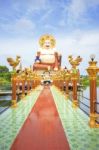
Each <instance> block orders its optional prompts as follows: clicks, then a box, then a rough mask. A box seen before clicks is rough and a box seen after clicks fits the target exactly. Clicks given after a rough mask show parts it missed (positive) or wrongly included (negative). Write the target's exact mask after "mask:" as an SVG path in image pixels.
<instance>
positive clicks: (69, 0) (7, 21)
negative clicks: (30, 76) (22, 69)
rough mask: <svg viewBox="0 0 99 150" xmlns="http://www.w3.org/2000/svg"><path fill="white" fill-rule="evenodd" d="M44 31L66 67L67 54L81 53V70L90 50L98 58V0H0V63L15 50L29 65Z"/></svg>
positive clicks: (24, 62) (85, 63)
mask: <svg viewBox="0 0 99 150" xmlns="http://www.w3.org/2000/svg"><path fill="white" fill-rule="evenodd" d="M46 33H49V34H52V35H53V36H54V37H55V38H56V42H57V49H58V50H59V51H60V52H61V54H62V55H63V59H62V65H63V66H64V65H65V66H67V67H70V66H69V64H68V60H67V57H68V55H69V54H73V55H74V56H76V55H81V57H83V62H82V63H81V65H80V69H81V71H82V73H83V72H85V71H84V70H85V68H86V67H87V66H88V60H89V56H90V54H93V53H94V54H95V55H96V59H97V60H99V52H98V51H99V0H0V65H4V64H7V62H6V57H9V56H12V57H15V56H16V55H17V54H19V55H21V56H22V62H23V65H24V66H29V65H31V64H32V63H33V61H34V57H35V53H36V51H37V50H38V49H39V45H38V40H39V37H40V36H41V35H42V34H46Z"/></svg>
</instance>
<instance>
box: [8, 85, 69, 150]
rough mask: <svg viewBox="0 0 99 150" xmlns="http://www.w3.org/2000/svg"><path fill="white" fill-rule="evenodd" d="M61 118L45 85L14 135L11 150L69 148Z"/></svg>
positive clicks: (55, 149)
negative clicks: (15, 135) (20, 127)
mask: <svg viewBox="0 0 99 150" xmlns="http://www.w3.org/2000/svg"><path fill="white" fill-rule="evenodd" d="M69 149H70V148H69V144H68V141H67V139H66V136H65V133H64V130H63V127H62V124H61V120H60V118H59V115H58V112H57V110H56V106H55V103H54V100H53V96H52V94H51V91H50V88H49V87H45V88H44V89H43V91H42V92H41V94H40V96H39V98H38V100H37V102H36V104H35V105H34V107H33V109H32V111H31V113H30V115H29V116H28V118H27V120H26V121H25V123H24V125H23V127H22V129H21V130H20V132H19V134H18V136H17V137H16V139H15V141H14V143H13V145H12V147H11V150H69Z"/></svg>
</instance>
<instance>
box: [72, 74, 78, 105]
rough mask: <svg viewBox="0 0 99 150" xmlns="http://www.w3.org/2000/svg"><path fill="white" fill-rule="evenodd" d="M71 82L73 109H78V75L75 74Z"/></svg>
mask: <svg viewBox="0 0 99 150" xmlns="http://www.w3.org/2000/svg"><path fill="white" fill-rule="evenodd" d="M71 81H72V86H73V101H72V102H73V105H72V106H73V107H74V108H76V107H78V100H77V81H78V75H77V73H76V74H73V73H72V76H71Z"/></svg>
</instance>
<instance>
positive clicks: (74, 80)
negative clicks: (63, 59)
mask: <svg viewBox="0 0 99 150" xmlns="http://www.w3.org/2000/svg"><path fill="white" fill-rule="evenodd" d="M68 59H69V63H70V64H71V66H72V69H71V80H72V84H73V107H74V108H76V107H78V100H77V82H78V79H79V77H80V73H79V70H78V69H77V66H79V64H80V62H81V61H82V58H81V57H80V56H77V57H76V58H73V57H72V55H70V56H69V57H68Z"/></svg>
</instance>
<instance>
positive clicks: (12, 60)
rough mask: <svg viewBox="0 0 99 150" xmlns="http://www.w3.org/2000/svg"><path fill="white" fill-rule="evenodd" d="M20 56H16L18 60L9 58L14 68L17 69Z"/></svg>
mask: <svg viewBox="0 0 99 150" xmlns="http://www.w3.org/2000/svg"><path fill="white" fill-rule="evenodd" d="M20 58H21V57H20V56H16V60H14V59H13V58H7V61H8V63H9V65H10V66H12V67H13V70H15V69H16V67H17V66H18V65H19V63H20Z"/></svg>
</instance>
